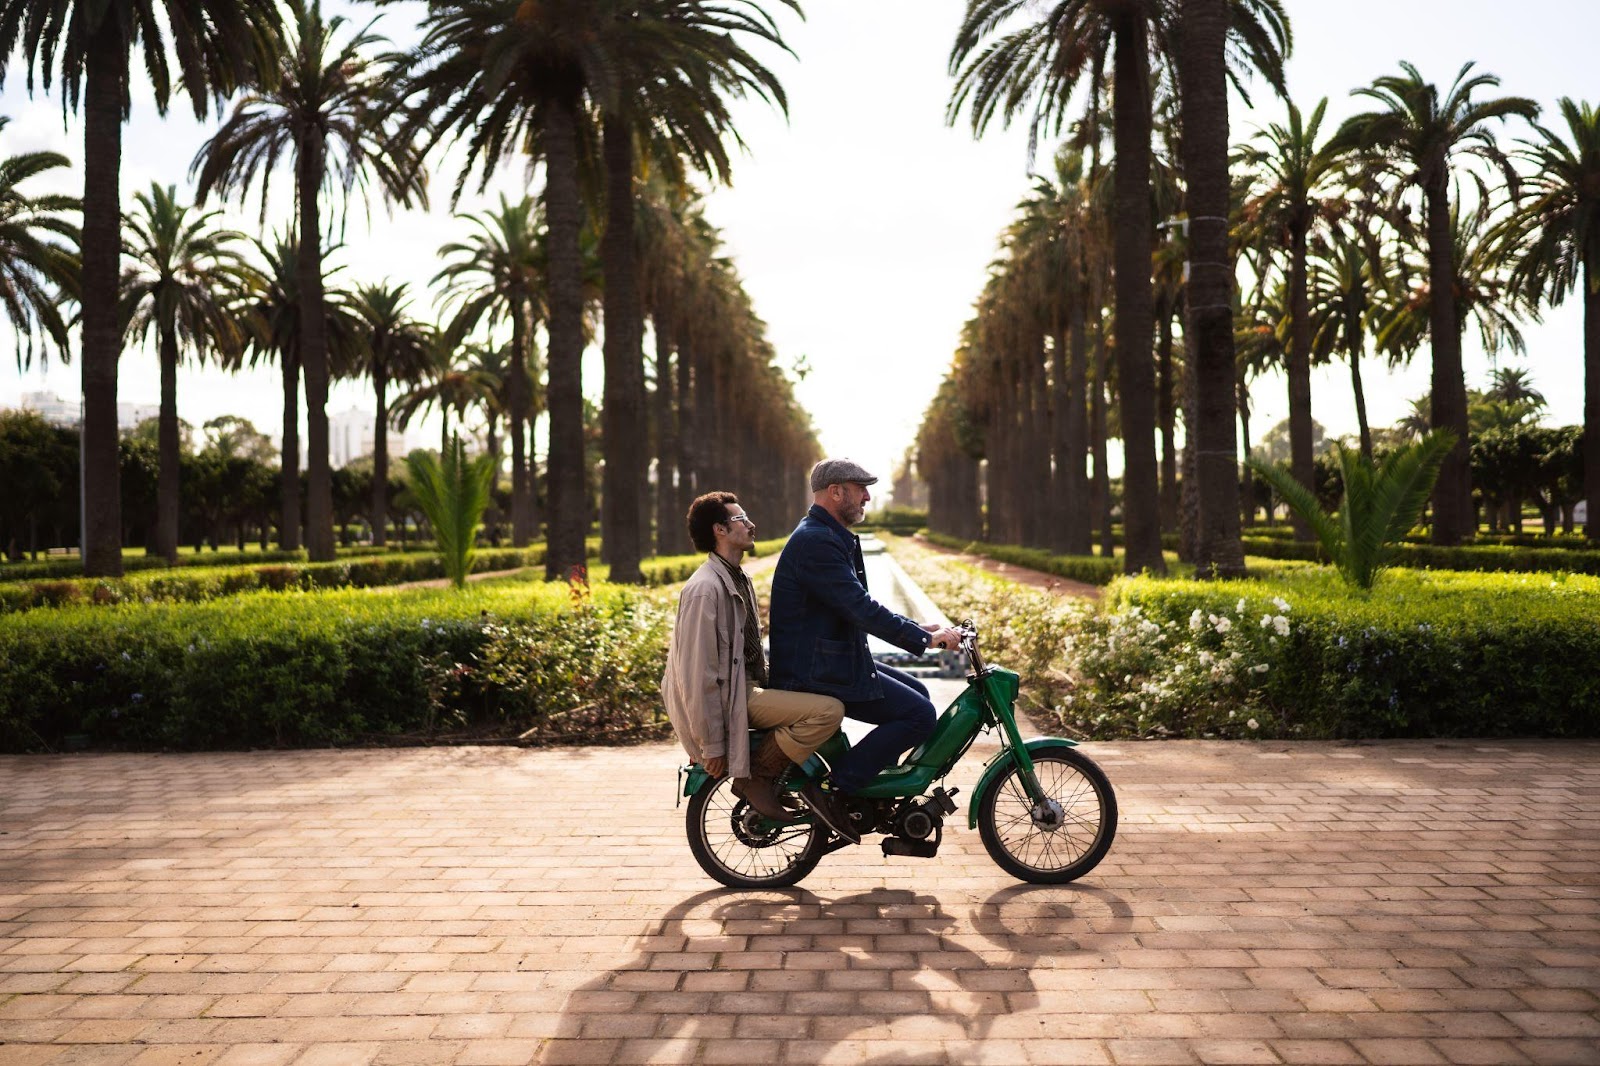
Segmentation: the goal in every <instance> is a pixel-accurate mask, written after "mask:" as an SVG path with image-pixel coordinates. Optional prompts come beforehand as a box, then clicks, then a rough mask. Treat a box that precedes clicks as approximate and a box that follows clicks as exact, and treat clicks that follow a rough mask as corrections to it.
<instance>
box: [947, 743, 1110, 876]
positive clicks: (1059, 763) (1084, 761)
mask: <svg viewBox="0 0 1600 1066" xmlns="http://www.w3.org/2000/svg"><path fill="white" fill-rule="evenodd" d="M1030 754H1031V755H1032V756H1033V770H1034V774H1035V776H1036V777H1037V778H1038V779H1039V788H1040V790H1041V791H1042V792H1043V793H1044V801H1043V802H1042V803H1039V804H1035V803H1034V802H1033V801H1032V800H1030V799H1029V798H1028V792H1027V789H1026V788H1025V787H1024V784H1023V780H1022V774H1021V770H1020V768H1019V767H1018V766H1017V764H1016V763H1012V764H1011V765H1010V766H1008V767H1007V768H1006V770H1005V772H1003V773H1001V774H1000V775H999V776H997V777H996V778H995V779H994V780H993V781H991V782H989V785H988V786H987V787H986V788H985V789H984V791H983V795H982V796H980V797H979V798H978V835H979V836H980V837H982V838H983V846H984V847H985V848H986V849H987V850H988V852H989V857H990V858H991V859H993V860H994V861H995V862H996V863H997V864H998V865H999V867H1000V868H1001V869H1002V870H1004V871H1005V872H1006V873H1008V874H1011V875H1012V876H1013V877H1016V878H1019V879H1021V880H1023V881H1029V882H1032V883H1034V884H1043V885H1059V884H1064V883H1065V882H1067V881H1076V880H1077V879H1078V878H1080V877H1082V876H1083V875H1084V874H1086V873H1088V872H1089V871H1090V870H1092V869H1094V868H1095V867H1096V866H1097V865H1099V863H1100V860H1101V859H1103V858H1105V855H1106V852H1107V851H1109V850H1110V849H1111V841H1112V839H1113V838H1114V837H1115V836H1116V835H1117V796H1116V793H1115V792H1113V791H1112V790H1111V782H1110V781H1108V780H1107V779H1106V775H1105V773H1104V772H1103V771H1102V770H1101V769H1100V767H1098V766H1096V765H1095V764H1094V761H1093V760H1092V759H1090V758H1089V757H1088V756H1087V755H1084V754H1081V753H1080V752H1078V751H1075V750H1074V749H1072V748H1051V749H1048V750H1046V751H1039V752H1031V753H1030Z"/></svg>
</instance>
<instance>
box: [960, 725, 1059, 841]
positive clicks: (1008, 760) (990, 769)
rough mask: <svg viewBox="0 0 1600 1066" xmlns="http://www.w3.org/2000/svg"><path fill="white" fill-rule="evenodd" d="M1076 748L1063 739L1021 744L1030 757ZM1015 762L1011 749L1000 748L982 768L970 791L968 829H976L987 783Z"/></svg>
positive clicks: (1038, 740)
mask: <svg viewBox="0 0 1600 1066" xmlns="http://www.w3.org/2000/svg"><path fill="white" fill-rule="evenodd" d="M1077 746H1078V742H1077V741H1076V740H1068V739H1066V738H1065V737H1037V738H1035V739H1033V740H1030V741H1027V742H1026V743H1025V744H1023V747H1025V748H1027V749H1028V754H1029V755H1030V756H1032V755H1036V754H1038V753H1039V752H1041V751H1049V750H1050V749H1052V748H1075V747H1077ZM1016 761H1017V760H1016V755H1015V754H1014V753H1013V751H1012V749H1010V748H1001V749H1000V753H999V754H997V755H996V756H995V757H994V758H992V759H990V760H989V762H988V764H987V765H985V766H984V768H983V774H982V776H980V777H979V778H978V784H977V787H975V788H974V789H973V790H972V803H971V804H970V805H969V806H968V807H967V828H968V829H976V828H978V801H979V800H980V799H982V798H983V794H984V792H985V790H987V789H988V787H989V782H991V781H993V780H994V779H995V778H997V777H999V776H1000V775H1001V774H1003V773H1005V772H1006V770H1007V769H1009V768H1010V766H1011V764H1012V763H1014V762H1016Z"/></svg>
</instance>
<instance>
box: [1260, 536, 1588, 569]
mask: <svg viewBox="0 0 1600 1066" xmlns="http://www.w3.org/2000/svg"><path fill="white" fill-rule="evenodd" d="M1243 543H1244V550H1245V554H1246V555H1256V556H1261V557H1264V558H1268V559H1297V560H1305V561H1313V562H1318V561H1322V549H1321V547H1320V545H1317V544H1311V543H1306V542H1304V541H1294V540H1287V539H1284V538H1281V537H1245V538H1243ZM1394 561H1395V565H1396V566H1404V567H1410V568H1412V569H1429V570H1466V571H1481V572H1494V573H1539V572H1544V571H1565V572H1568V573H1574V574H1595V575H1600V551H1584V550H1581V549H1578V548H1572V547H1557V548H1529V547H1523V546H1521V545H1515V544H1466V545H1462V546H1461V547H1457V548H1446V547H1440V546H1438V545H1434V544H1413V543H1409V542H1407V543H1403V544H1397V545H1395V547H1394Z"/></svg>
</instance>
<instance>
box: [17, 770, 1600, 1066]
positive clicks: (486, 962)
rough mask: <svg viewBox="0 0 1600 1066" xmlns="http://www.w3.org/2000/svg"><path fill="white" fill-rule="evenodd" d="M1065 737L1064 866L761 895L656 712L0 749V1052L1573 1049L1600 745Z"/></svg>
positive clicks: (1209, 1056) (1286, 1058) (560, 1057)
mask: <svg viewBox="0 0 1600 1066" xmlns="http://www.w3.org/2000/svg"><path fill="white" fill-rule="evenodd" d="M1091 750H1092V751H1093V753H1094V754H1095V755H1096V756H1097V757H1098V758H1099V759H1100V760H1101V761H1102V762H1103V763H1104V764H1105V766H1106V768H1107V770H1108V771H1109V772H1110V774H1111V776H1112V779H1113V781H1114V782H1115V783H1116V784H1117V786H1118V789H1119V793H1120V797H1121V801H1122V806H1123V819H1122V830H1121V833H1120V834H1119V836H1118V839H1117V844H1116V847H1115V848H1114V849H1113V851H1112V853H1111V855H1110V857H1109V858H1108V859H1107V861H1106V862H1105V863H1104V864H1102V866H1101V867H1100V869H1099V870H1097V871H1096V872H1095V873H1094V874H1093V875H1091V877H1090V878H1089V879H1088V880H1086V881H1085V882H1082V883H1081V884H1080V885H1079V886H1076V887H1073V886H1068V887H1060V888H1036V887H1030V886H1025V885H1020V884H1018V883H1016V882H1014V881H1012V880H1010V879H1009V878H1007V877H1006V876H1005V875H1003V874H1001V873H1000V872H999V870H998V869H997V868H995V867H994V866H992V865H991V864H990V862H989V860H988V858H987V857H986V855H985V854H984V852H983V849H982V846H981V845H980V843H979V842H978V838H977V835H976V834H975V833H971V832H968V831H966V829H965V828H964V823H963V827H962V828H961V829H960V831H958V832H955V833H953V834H952V835H950V836H948V837H947V838H946V845H945V854H943V855H941V856H940V857H939V858H938V859H936V860H932V861H927V860H916V859H893V860H886V859H884V858H882V857H881V856H879V855H878V854H877V853H876V849H875V848H874V849H873V850H870V851H869V850H868V849H866V848H861V849H853V850H852V851H850V852H843V853H840V854H837V855H833V856H830V857H829V858H827V859H825V860H824V862H823V865H822V866H821V867H820V868H819V869H818V870H817V871H816V873H814V874H813V875H812V876H811V878H809V879H808V881H807V882H806V883H805V884H804V885H803V886H802V887H801V888H799V889H794V890H790V891H785V892H759V893H738V892H728V891H718V890H715V889H714V887H713V886H712V885H711V883H710V882H709V881H708V880H707V879H706V878H704V877H703V876H702V875H701V874H700V872H699V870H698V868H697V867H696V866H695V865H694V863H693V860H692V859H691V858H690V856H689V853H688V850H687V848H686V846H685V845H684V843H683V833H682V829H681V822H680V818H681V816H682V812H681V811H679V810H674V809H673V807H672V795H671V793H672V784H673V770H674V767H675V766H676V765H677V762H678V758H677V755H676V754H675V752H674V751H673V750H672V749H670V748H668V747H667V746H664V745H658V746H654V747H650V748H645V749H633V750H614V749H613V750H572V751H555V752H528V751H520V750H509V749H490V748H466V749H434V750H411V751H361V752H298V753H286V754H236V755H227V754H224V755H195V756H137V755H129V756H87V757H67V758H53V757H52V758H36V759H23V758H4V759H0V833H3V835H0V1040H3V1041H4V1043H3V1044H0V1063H3V1064H5V1066H23V1064H34V1063H46V1062H48V1063H55V1064H65V1063H186V1064H202V1063H218V1064H224V1063H225V1064H229V1066H238V1064H244V1063H257V1064H273V1063H298V1064H305V1066H311V1064H334V1063H366V1062H414V1063H461V1064H469V1063H481V1064H493V1063H525V1062H552V1063H554V1062H640V1061H656V1062H677V1061H702V1062H730V1063H817V1062H870V1063H883V1064H890V1063H894V1064H902V1063H937V1062H947V1061H948V1062H958V1063H969V1062H973V1063H975V1062H1000V1063H1022V1062H1033V1063H1119V1064H1120V1063H1254V1062H1267V1063H1276V1062H1305V1063H1347V1062H1348V1063H1355V1062H1370V1063H1405V1064H1411V1063H1432V1062H1451V1063H1495V1064H1501V1063H1523V1062H1538V1063H1572V1064H1578V1063H1584V1064H1593V1063H1596V1062H1600V1015H1597V1006H1600V999H1597V993H1600V902H1597V897H1600V888H1597V884H1600V882H1597V874H1600V744H1595V743H1554V742H1552V743H1507V744H1487V743H1483V744H1478V743H1447V744H1443V743H1442V744H1434V743H1407V744H1382V745H1373V746H1360V747H1339V746H1332V745H1312V744H1306V745H1285V744H1268V745H1254V746H1252V745H1247V744H1238V745H1226V744H1219V743H1169V744H1161V745H1121V746H1110V745H1098V746H1095V747H1094V748H1092V749H1091ZM975 766H976V763H975V762H974V761H972V760H969V762H968V763H967V764H965V766H964V767H963V768H962V769H961V770H958V773H957V783H958V784H961V785H963V786H969V785H970V783H971V779H972V777H973V775H974V772H975ZM626 782H638V783H639V791H638V792H636V793H628V794H624V795H617V794H615V792H614V790H615V789H616V788H617V787H618V786H619V785H620V784H622V783H626Z"/></svg>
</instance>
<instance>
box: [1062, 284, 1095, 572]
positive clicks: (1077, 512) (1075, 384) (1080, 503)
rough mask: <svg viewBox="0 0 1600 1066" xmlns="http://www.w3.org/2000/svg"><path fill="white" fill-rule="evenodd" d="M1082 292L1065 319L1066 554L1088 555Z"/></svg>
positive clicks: (1091, 539) (1090, 541) (1086, 370)
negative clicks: (1067, 503)
mask: <svg viewBox="0 0 1600 1066" xmlns="http://www.w3.org/2000/svg"><path fill="white" fill-rule="evenodd" d="M1086 300H1087V295H1086V294H1079V297H1078V298H1077V299H1076V300H1074V302H1073V307H1072V311H1071V312H1070V315H1069V318H1068V321H1067V359H1068V361H1069V363H1068V367H1067V395H1066V408H1067V417H1066V429H1065V433H1066V454H1065V461H1066V467H1067V480H1066V490H1067V493H1066V494H1067V499H1068V501H1069V507H1068V512H1067V541H1066V550H1067V553H1068V554H1069V555H1088V554H1089V553H1090V552H1091V551H1092V550H1093V548H1094V527H1093V523H1094V516H1093V515H1092V514H1091V513H1090V511H1089V475H1088V471H1087V470H1085V469H1084V461H1085V460H1086V459H1087V458H1088V455H1089V425H1088V409H1087V408H1086V407H1085V403H1086V401H1087V400H1088V396H1087V393H1088V391H1089V351H1088V345H1087V344H1086V343H1085V340H1084V316H1085V310H1086V309H1085V307H1084V303H1085V301H1086Z"/></svg>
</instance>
